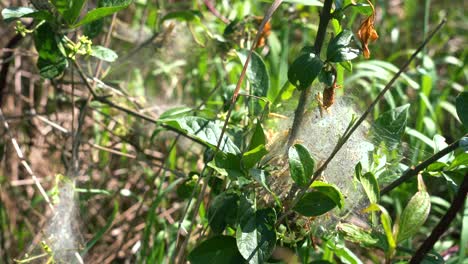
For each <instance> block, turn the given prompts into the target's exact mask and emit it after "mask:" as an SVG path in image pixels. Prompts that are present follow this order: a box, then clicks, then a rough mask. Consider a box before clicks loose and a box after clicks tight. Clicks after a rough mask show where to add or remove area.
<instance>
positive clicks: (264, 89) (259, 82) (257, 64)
mask: <svg viewBox="0 0 468 264" xmlns="http://www.w3.org/2000/svg"><path fill="white" fill-rule="evenodd" d="M248 55H249V50H246V49H242V50H240V51H239V52H237V56H238V57H239V59H240V61H241V62H242V65H244V64H245V62H246V60H247V56H248ZM246 76H247V80H249V83H250V85H251V86H252V92H253V95H255V96H258V97H266V96H267V94H268V89H270V75H269V74H268V70H267V67H266V65H265V62H264V61H263V60H262V57H260V55H258V54H257V53H256V52H252V57H251V58H250V63H249V65H248V66H247V72H246ZM255 105H256V106H255V111H256V113H258V112H260V111H261V104H260V101H258V100H256V104H255Z"/></svg>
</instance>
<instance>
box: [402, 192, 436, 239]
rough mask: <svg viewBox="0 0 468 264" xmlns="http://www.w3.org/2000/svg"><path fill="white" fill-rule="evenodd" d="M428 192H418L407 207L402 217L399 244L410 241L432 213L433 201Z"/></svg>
mask: <svg viewBox="0 0 468 264" xmlns="http://www.w3.org/2000/svg"><path fill="white" fill-rule="evenodd" d="M430 198H431V197H430V196H429V194H428V193H427V192H426V191H419V192H417V193H416V194H415V195H414V196H413V197H412V198H411V200H410V201H409V202H408V205H406V208H405V209H404V210H403V212H402V213H401V216H400V222H399V227H398V231H397V236H396V237H397V242H401V241H403V240H406V239H408V238H409V237H411V236H413V235H414V234H415V233H416V232H418V231H419V228H420V227H421V226H422V225H423V224H424V222H426V219H427V216H428V215H429V212H430V211H431V200H430Z"/></svg>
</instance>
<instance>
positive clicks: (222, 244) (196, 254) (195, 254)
mask: <svg viewBox="0 0 468 264" xmlns="http://www.w3.org/2000/svg"><path fill="white" fill-rule="evenodd" d="M188 260H189V261H190V263H192V264H218V263H227V264H237V263H244V261H245V260H244V258H242V255H241V254H240V253H239V250H238V249H237V246H236V239H235V238H234V237H230V236H215V237H212V238H209V239H207V240H205V241H203V242H201V243H200V244H199V245H198V246H197V247H195V248H194V249H193V250H192V252H190V254H189V255H188Z"/></svg>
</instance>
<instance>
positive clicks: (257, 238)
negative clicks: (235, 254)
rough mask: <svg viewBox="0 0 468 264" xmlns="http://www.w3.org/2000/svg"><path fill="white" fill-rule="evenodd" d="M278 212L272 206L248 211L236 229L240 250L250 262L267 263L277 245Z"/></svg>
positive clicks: (256, 263)
mask: <svg viewBox="0 0 468 264" xmlns="http://www.w3.org/2000/svg"><path fill="white" fill-rule="evenodd" d="M275 223H276V212H275V210H273V209H272V208H266V209H261V210H258V211H256V212H253V211H248V212H247V213H246V214H244V215H243V216H242V218H241V220H240V223H239V225H238V227H237V231H236V241H237V247H238V249H239V252H240V253H241V254H242V256H243V257H244V258H245V259H246V260H247V261H248V263H255V264H258V263H265V262H266V260H267V259H268V258H269V257H270V255H271V253H272V252H273V249H274V248H275V245H276V231H275Z"/></svg>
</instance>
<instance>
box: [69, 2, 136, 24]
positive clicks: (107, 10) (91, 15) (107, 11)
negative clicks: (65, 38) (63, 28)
mask: <svg viewBox="0 0 468 264" xmlns="http://www.w3.org/2000/svg"><path fill="white" fill-rule="evenodd" d="M131 2H132V1H124V2H123V3H122V5H117V6H109V7H99V8H96V9H93V10H91V11H89V12H88V13H87V14H86V15H85V16H84V17H83V19H81V20H80V21H79V22H78V23H76V24H74V25H73V26H72V28H77V27H79V26H82V25H85V24H88V23H91V22H93V21H95V20H98V19H101V18H103V17H106V16H110V15H112V14H114V13H116V12H118V11H120V10H122V9H125V8H126V7H127V6H129V5H130V3H131Z"/></svg>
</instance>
